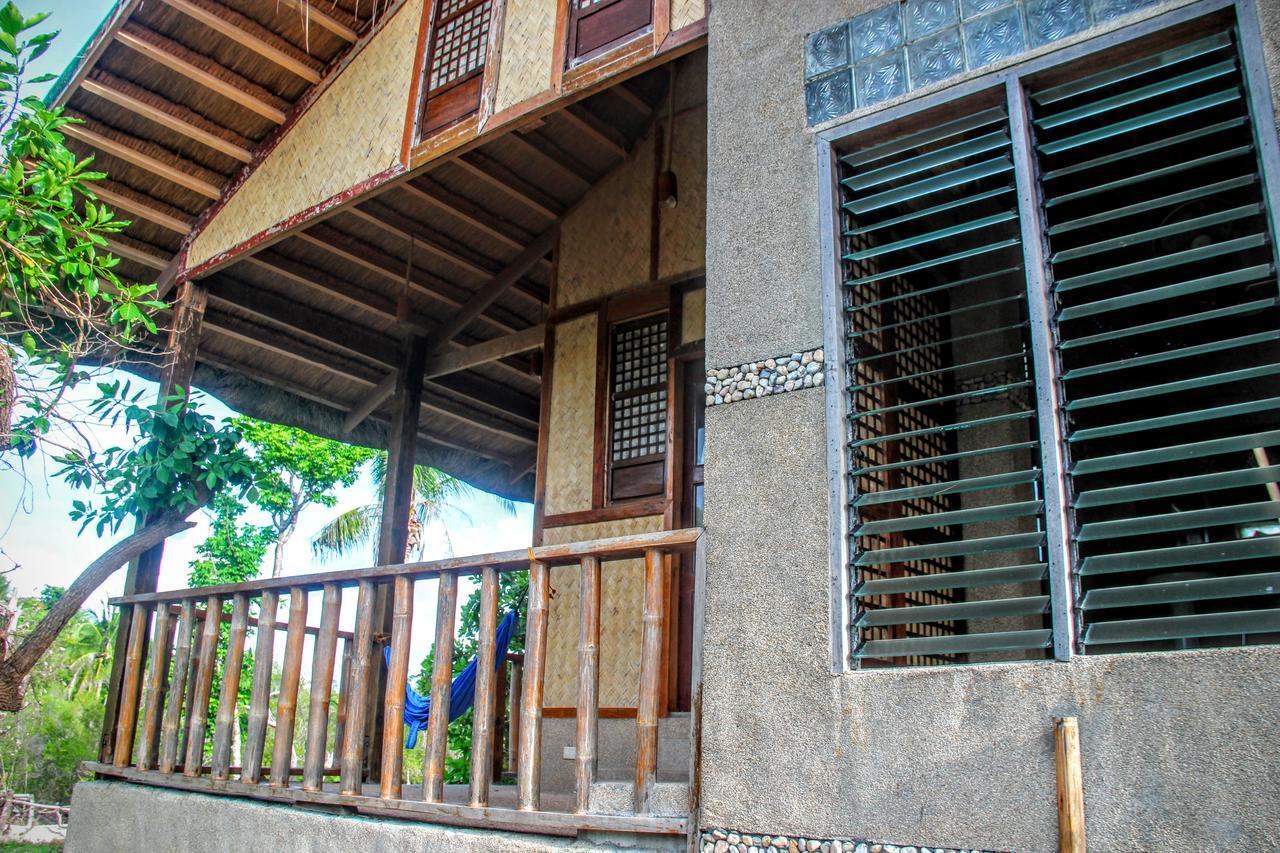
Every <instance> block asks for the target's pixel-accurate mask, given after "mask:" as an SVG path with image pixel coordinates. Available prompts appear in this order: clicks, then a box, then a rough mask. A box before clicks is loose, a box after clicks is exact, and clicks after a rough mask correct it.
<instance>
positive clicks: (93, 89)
mask: <svg viewBox="0 0 1280 853" xmlns="http://www.w3.org/2000/svg"><path fill="white" fill-rule="evenodd" d="M80 88H81V89H83V90H84V91H86V92H88V93H90V94H92V95H96V96H98V97H99V98H102V99H103V100H104V101H109V102H110V103H112V104H115V105H116V106H118V107H121V108H123V109H126V110H129V111H130V112H132V113H134V114H135V115H138V116H141V117H142V118H145V119H147V120H148V121H153V122H155V123H156V124H158V125H160V126H161V127H164V128H167V129H169V130H172V131H173V132H174V133H179V134H181V135H183V136H185V137H187V138H188V139H190V140H192V141H193V142H198V143H199V144H201V145H204V146H206V147H208V148H212V149H213V150H215V151H217V152H219V153H221V154H225V155H227V156H228V157H231V158H233V159H235V160H239V161H240V162H241V163H248V162H250V161H251V160H253V152H251V151H250V150H249V149H248V148H246V147H244V146H243V145H238V144H236V143H234V142H231V141H230V140H227V139H223V138H222V137H221V136H219V135H218V134H216V133H210V132H209V131H208V130H206V129H205V128H203V127H200V126H199V125H198V124H195V123H194V122H192V121H189V120H187V119H186V118H184V117H183V108H182V107H179V106H177V105H176V104H171V103H169V102H168V101H165V100H163V99H162V98H160V97H159V96H158V95H155V94H152V93H148V101H143V100H141V99H140V98H138V97H135V96H134V94H133V93H131V92H130V91H128V88H131V87H130V86H129V84H127V83H125V82H124V81H123V80H119V79H117V78H115V77H112V76H111V75H109V74H107V73H105V72H102V73H100V74H98V75H96V76H95V77H90V78H87V79H86V80H85V81H84V82H82V83H81V84H80Z"/></svg>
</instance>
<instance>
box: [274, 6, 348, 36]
mask: <svg viewBox="0 0 1280 853" xmlns="http://www.w3.org/2000/svg"><path fill="white" fill-rule="evenodd" d="M279 2H280V5H282V6H288V7H289V8H290V9H298V10H299V11H300V12H301V13H302V14H303V15H306V16H307V18H308V19H309V20H313V21H315V22H316V23H317V24H319V25H320V26H321V27H323V28H324V29H326V30H328V31H329V32H331V33H333V34H334V35H335V36H337V37H338V38H340V39H342V40H343V41H346V42H351V43H353V44H354V43H355V42H356V41H357V40H359V38H360V34H359V33H358V32H356V27H357V26H358V23H357V22H355V21H353V20H352V19H351V18H350V17H348V16H346V15H342V16H341V17H339V15H338V14H337V13H336V12H326V11H324V10H323V9H320V8H318V7H317V5H316V4H315V3H314V2H310V3H307V4H306V6H303V5H302V3H301V2H300V0H279ZM344 19H345V20H344Z"/></svg>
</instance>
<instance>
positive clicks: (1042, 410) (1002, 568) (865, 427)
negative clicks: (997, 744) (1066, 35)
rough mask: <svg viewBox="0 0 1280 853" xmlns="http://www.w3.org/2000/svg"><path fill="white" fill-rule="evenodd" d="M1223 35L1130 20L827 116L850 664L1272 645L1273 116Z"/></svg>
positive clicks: (1275, 460)
mask: <svg viewBox="0 0 1280 853" xmlns="http://www.w3.org/2000/svg"><path fill="white" fill-rule="evenodd" d="M1239 39H1240V36H1239V33H1238V31H1237V29H1236V27H1235V26H1234V21H1232V20H1228V19H1227V18H1226V16H1220V17H1218V18H1202V19H1199V20H1191V21H1190V22H1187V23H1183V24H1179V25H1177V26H1176V27H1173V28H1171V29H1169V30H1167V31H1161V30H1159V28H1158V27H1151V28H1149V29H1148V31H1147V34H1144V35H1143V37H1142V38H1141V39H1139V40H1136V41H1133V42H1129V43H1124V42H1122V41H1121V40H1120V39H1118V38H1117V39H1116V41H1117V42H1119V44H1118V46H1114V47H1112V48H1110V49H1107V50H1103V51H1100V52H1097V53H1094V54H1090V55H1086V56H1085V58H1084V59H1076V60H1073V62H1072V63H1063V64H1054V61H1053V59H1052V57H1049V58H1046V59H1044V60H1041V61H1038V62H1037V63H1036V64H1034V65H1032V64H1030V63H1029V64H1028V66H1027V67H1026V68H1023V69H1018V68H1014V69H1011V70H1009V71H1006V72H1002V73H1000V74H998V75H997V76H996V77H995V78H994V79H993V83H992V88H990V89H988V90H986V91H982V90H978V91H977V92H976V93H975V94H970V95H967V96H965V97H963V98H957V99H951V100H946V99H944V98H942V97H939V98H936V99H933V100H932V101H931V102H929V105H928V106H927V107H926V108H923V109H922V110H921V111H919V112H916V113H915V114H912V115H910V116H908V117H906V118H893V119H890V120H886V121H883V122H881V123H878V124H871V125H870V126H868V125H866V124H864V125H863V129H861V130H859V131H858V132H855V133H853V134H851V135H844V136H839V133H840V132H839V130H836V131H832V132H831V133H832V137H831V138H832V139H834V140H835V143H834V144H835V158H836V163H837V168H838V170H839V172H838V175H837V180H838V184H839V207H840V218H841V221H840V228H839V232H840V235H841V239H842V244H841V252H840V255H841V258H842V262H841V279H842V283H841V297H842V300H843V305H842V307H843V314H844V319H845V325H844V336H843V341H842V346H843V350H844V356H845V360H844V364H845V375H844V377H843V379H844V382H843V383H842V385H843V389H844V390H843V396H842V397H841V399H842V400H843V403H844V405H845V406H846V415H847V417H846V421H845V424H846V433H845V436H844V439H845V444H846V450H847V453H846V461H845V465H846V473H847V474H848V477H847V481H848V500H847V506H846V507H845V511H846V514H847V516H846V517H847V520H848V528H847V529H848V533H849V547H848V552H847V557H848V562H849V572H850V587H849V589H850V600H849V602H848V604H849V611H848V612H849V614H850V625H851V631H850V641H851V643H850V651H851V656H852V658H853V660H854V662H855V663H857V664H858V665H860V666H864V667H865V666H886V665H911V664H946V663H974V662H986V661H1003V660H1019V659H1029V658H1041V657H1045V656H1048V655H1050V654H1057V655H1058V656H1062V655H1063V654H1064V653H1070V652H1071V651H1075V652H1077V653H1080V652H1084V653H1089V652H1113V651H1134V650H1163V649H1184V648H1193V647H1202V646H1209V645H1215V646H1221V645H1243V644H1253V643H1260V642H1275V641H1280V566H1278V565H1277V561H1276V557H1277V556H1280V381H1277V377H1280V298H1278V295H1277V270H1276V267H1275V253H1274V242H1273V234H1272V221H1273V220H1272V217H1271V214H1270V212H1269V209H1268V197H1267V193H1266V190H1265V181H1264V175H1263V170H1264V158H1263V157H1262V155H1261V152H1260V150H1259V148H1260V145H1259V139H1265V138H1268V137H1269V138H1270V139H1271V140H1272V141H1273V142H1274V134H1275V130H1274V128H1273V127H1272V126H1271V125H1270V121H1269V113H1268V121H1267V123H1266V126H1265V127H1261V126H1258V124H1259V123H1258V122H1257V121H1255V118H1254V116H1253V115H1252V114H1251V106H1250V105H1251V103H1258V102H1259V101H1257V100H1253V99H1251V95H1250V86H1249V81H1250V77H1249V75H1248V74H1247V73H1246V72H1245V69H1244V68H1243V66H1242V58H1241V57H1242V49H1241V47H1240V44H1239ZM1263 97H1264V98H1265V92H1264V94H1263ZM1263 103H1265V102H1263Z"/></svg>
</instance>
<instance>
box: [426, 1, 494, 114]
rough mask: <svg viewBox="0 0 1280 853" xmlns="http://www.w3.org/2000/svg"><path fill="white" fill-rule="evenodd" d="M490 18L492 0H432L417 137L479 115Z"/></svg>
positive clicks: (491, 14)
mask: <svg viewBox="0 0 1280 853" xmlns="http://www.w3.org/2000/svg"><path fill="white" fill-rule="evenodd" d="M492 16H493V0H436V9H435V17H434V21H435V23H434V24H433V26H432V31H431V49H430V52H429V53H428V55H427V64H426V68H427V70H426V90H427V95H426V101H425V103H424V105H423V109H422V122H421V125H422V129H421V134H422V135H423V136H425V135H426V134H428V133H430V132H431V131H433V130H437V129H439V128H441V127H445V126H446V125H450V124H453V123H454V122H456V121H458V120H460V119H463V118H466V117H467V116H469V115H471V114H472V113H474V112H475V111H476V110H477V109H479V107H480V88H481V85H482V84H483V82H484V66H485V59H486V58H487V56H486V53H487V50H488V45H489V22H490V20H491V18H492Z"/></svg>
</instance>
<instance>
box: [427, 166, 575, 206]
mask: <svg viewBox="0 0 1280 853" xmlns="http://www.w3.org/2000/svg"><path fill="white" fill-rule="evenodd" d="M450 165H454V166H457V167H458V168H459V169H462V170H463V171H464V172H466V173H467V174H469V175H470V176H471V177H473V178H475V179H477V180H479V181H482V182H483V183H486V184H488V185H489V186H491V187H493V188H494V189H496V190H498V191H499V192H501V193H503V194H505V195H506V196H507V197H508V198H511V199H513V200H514V201H518V202H519V203H520V204H523V205H524V206H525V207H527V208H529V209H530V210H532V211H534V212H535V213H537V214H539V215H540V216H543V217H546V218H547V219H559V218H560V217H561V216H562V215H563V214H564V206H563V205H562V204H560V203H559V202H557V201H556V200H555V199H553V198H551V197H550V196H548V195H547V194H546V193H544V192H543V191H542V190H540V189H538V188H537V187H535V186H533V185H532V184H530V183H529V182H528V181H526V180H524V179H523V178H521V177H520V176H519V175H516V174H515V173H514V172H512V171H511V170H510V169H508V168H507V167H506V166H504V165H502V164H501V163H499V162H498V161H496V160H494V159H493V158H492V157H489V156H487V155H485V154H481V153H480V152H478V151H472V152H470V153H467V154H463V155H462V156H461V157H458V158H457V159H456V160H452V161H450Z"/></svg>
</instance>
